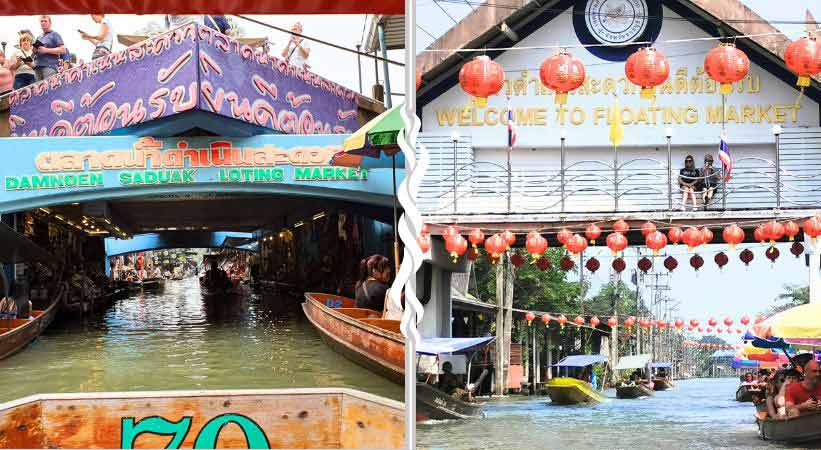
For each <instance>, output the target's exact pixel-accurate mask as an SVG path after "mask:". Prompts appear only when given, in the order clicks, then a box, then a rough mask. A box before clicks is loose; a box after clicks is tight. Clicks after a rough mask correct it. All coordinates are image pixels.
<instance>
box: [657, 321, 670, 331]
mask: <svg viewBox="0 0 821 450" xmlns="http://www.w3.org/2000/svg"><path fill="white" fill-rule="evenodd" d="M656 325H657V326H658V327H659V328H660V329H664V328H666V327H667V321H666V320H657V321H656Z"/></svg>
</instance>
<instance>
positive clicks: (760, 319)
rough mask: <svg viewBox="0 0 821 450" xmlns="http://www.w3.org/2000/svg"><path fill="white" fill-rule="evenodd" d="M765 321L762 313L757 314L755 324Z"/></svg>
mask: <svg viewBox="0 0 821 450" xmlns="http://www.w3.org/2000/svg"><path fill="white" fill-rule="evenodd" d="M763 321H764V316H762V315H760V314H759V315H757V316H755V324H756V325H758V324H759V323H761V322H763Z"/></svg>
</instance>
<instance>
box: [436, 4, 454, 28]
mask: <svg viewBox="0 0 821 450" xmlns="http://www.w3.org/2000/svg"><path fill="white" fill-rule="evenodd" d="M433 3H434V4H435V5H436V6H438V7H439V9H441V10H442V12H443V13H445V15H446V16H448V18H450V20H452V21H453V24H454V25H456V24H458V23H459V21H458V20H456V19H454V18H453V16H451V15H450V13H449V12H447V10H445V8H444V7H442V5H441V4H440V3H439V1H438V0H433Z"/></svg>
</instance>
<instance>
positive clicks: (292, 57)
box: [282, 22, 311, 69]
mask: <svg viewBox="0 0 821 450" xmlns="http://www.w3.org/2000/svg"><path fill="white" fill-rule="evenodd" d="M291 32H293V33H296V34H302V24H301V23H299V22H297V23H295V24H294V25H293V26H292V27H291ZM310 54H311V47H310V46H309V44H308V41H307V40H305V39H304V38H301V37H298V36H294V35H291V40H289V41H288V45H286V46H285V48H283V49H282V57H283V58H285V61H287V62H288V63H289V64H292V65H294V66H298V67H304V68H305V69H307V68H308V56H309V55H310Z"/></svg>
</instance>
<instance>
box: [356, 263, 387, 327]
mask: <svg viewBox="0 0 821 450" xmlns="http://www.w3.org/2000/svg"><path fill="white" fill-rule="evenodd" d="M361 269H362V264H361V263H360V270H361ZM365 269H366V273H367V274H368V277H367V278H366V279H365V280H364V281H362V282H361V283H357V284H358V286H357V289H356V306H357V308H367V309H372V310H374V311H379V312H380V313H381V312H382V311H383V310H384V309H385V295H386V294H387V292H388V287H389V284H388V283H389V282H390V278H391V262H390V260H389V259H388V258H386V257H384V256H382V255H373V256H371V257H370V258H368V260H367V262H366V263H365Z"/></svg>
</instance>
